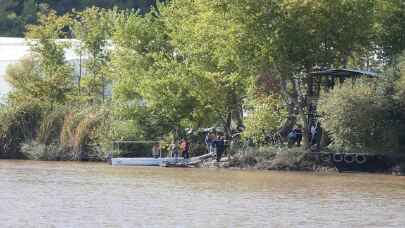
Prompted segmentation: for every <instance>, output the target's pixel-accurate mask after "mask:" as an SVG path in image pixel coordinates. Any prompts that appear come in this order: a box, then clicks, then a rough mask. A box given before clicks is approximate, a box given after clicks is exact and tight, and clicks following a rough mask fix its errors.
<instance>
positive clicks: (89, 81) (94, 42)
mask: <svg viewBox="0 0 405 228" xmlns="http://www.w3.org/2000/svg"><path fill="white" fill-rule="evenodd" d="M115 16H117V15H116V12H115V11H106V10H104V9H100V8H96V7H92V8H88V9H86V10H84V11H82V12H74V20H73V23H72V31H73V37H74V38H76V39H78V40H79V43H78V46H79V47H78V50H77V51H78V52H79V56H80V63H79V64H80V72H79V77H78V85H77V88H78V93H79V96H80V95H82V94H81V92H82V89H84V90H85V92H86V93H87V97H88V98H87V99H88V100H89V101H90V102H91V103H94V102H95V101H96V100H97V99H98V98H99V96H100V94H101V97H102V99H101V100H102V102H104V100H105V88H106V82H107V80H106V72H105V71H106V68H105V65H106V64H107V62H108V59H109V48H110V47H109V45H110V44H109V43H108V40H109V38H110V37H111V33H112V29H113V23H114V17H115ZM83 56H84V57H85V60H84V64H83V65H84V66H85V71H84V72H85V75H83V77H82V57H83ZM82 79H84V82H85V84H86V85H85V86H84V88H82Z"/></svg>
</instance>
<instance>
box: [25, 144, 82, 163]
mask: <svg viewBox="0 0 405 228" xmlns="http://www.w3.org/2000/svg"><path fill="white" fill-rule="evenodd" d="M21 152H22V153H23V154H24V155H25V157H27V158H28V159H32V160H43V161H66V160H74V154H73V153H71V152H69V151H66V150H64V148H63V146H61V145H59V144H49V145H46V144H41V143H38V142H35V141H31V142H29V143H23V144H22V146H21Z"/></svg>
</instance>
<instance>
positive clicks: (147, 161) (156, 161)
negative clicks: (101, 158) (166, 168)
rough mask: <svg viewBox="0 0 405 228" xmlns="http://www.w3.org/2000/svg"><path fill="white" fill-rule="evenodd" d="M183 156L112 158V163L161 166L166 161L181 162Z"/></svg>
mask: <svg viewBox="0 0 405 228" xmlns="http://www.w3.org/2000/svg"><path fill="white" fill-rule="evenodd" d="M183 160H184V159H182V158H177V159H176V158H112V159H111V164H112V165H134V166H137V165H138V166H160V165H162V164H164V163H175V162H181V161H183Z"/></svg>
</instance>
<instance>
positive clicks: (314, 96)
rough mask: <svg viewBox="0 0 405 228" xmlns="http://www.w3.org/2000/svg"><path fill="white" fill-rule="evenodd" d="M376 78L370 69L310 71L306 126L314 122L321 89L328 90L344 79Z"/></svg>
mask: <svg viewBox="0 0 405 228" xmlns="http://www.w3.org/2000/svg"><path fill="white" fill-rule="evenodd" d="M361 77H367V78H376V77H377V74H376V73H374V72H371V71H363V70H351V69H327V70H320V71H314V72H311V73H310V74H309V75H308V78H307V85H308V87H307V96H306V99H307V104H308V107H307V108H308V114H307V115H308V121H309V123H308V126H311V124H312V123H314V122H316V119H317V117H318V114H317V112H316V109H317V108H316V106H317V104H318V100H319V96H320V93H321V90H324V91H329V90H331V89H333V88H334V87H335V86H337V85H339V84H342V83H343V82H344V81H346V80H352V83H353V84H354V83H355V81H356V80H357V79H358V78H361Z"/></svg>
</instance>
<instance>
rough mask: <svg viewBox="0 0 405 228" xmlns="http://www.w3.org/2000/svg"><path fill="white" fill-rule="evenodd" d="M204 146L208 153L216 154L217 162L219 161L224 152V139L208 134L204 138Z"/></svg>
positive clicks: (221, 136) (220, 136)
mask: <svg viewBox="0 0 405 228" xmlns="http://www.w3.org/2000/svg"><path fill="white" fill-rule="evenodd" d="M204 141H205V144H206V145H207V151H208V153H216V157H217V162H219V161H221V157H222V155H223V154H224V152H225V137H224V136H223V135H220V134H218V135H215V134H214V133H212V132H209V133H208V134H207V135H206V136H205V140H204Z"/></svg>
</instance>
